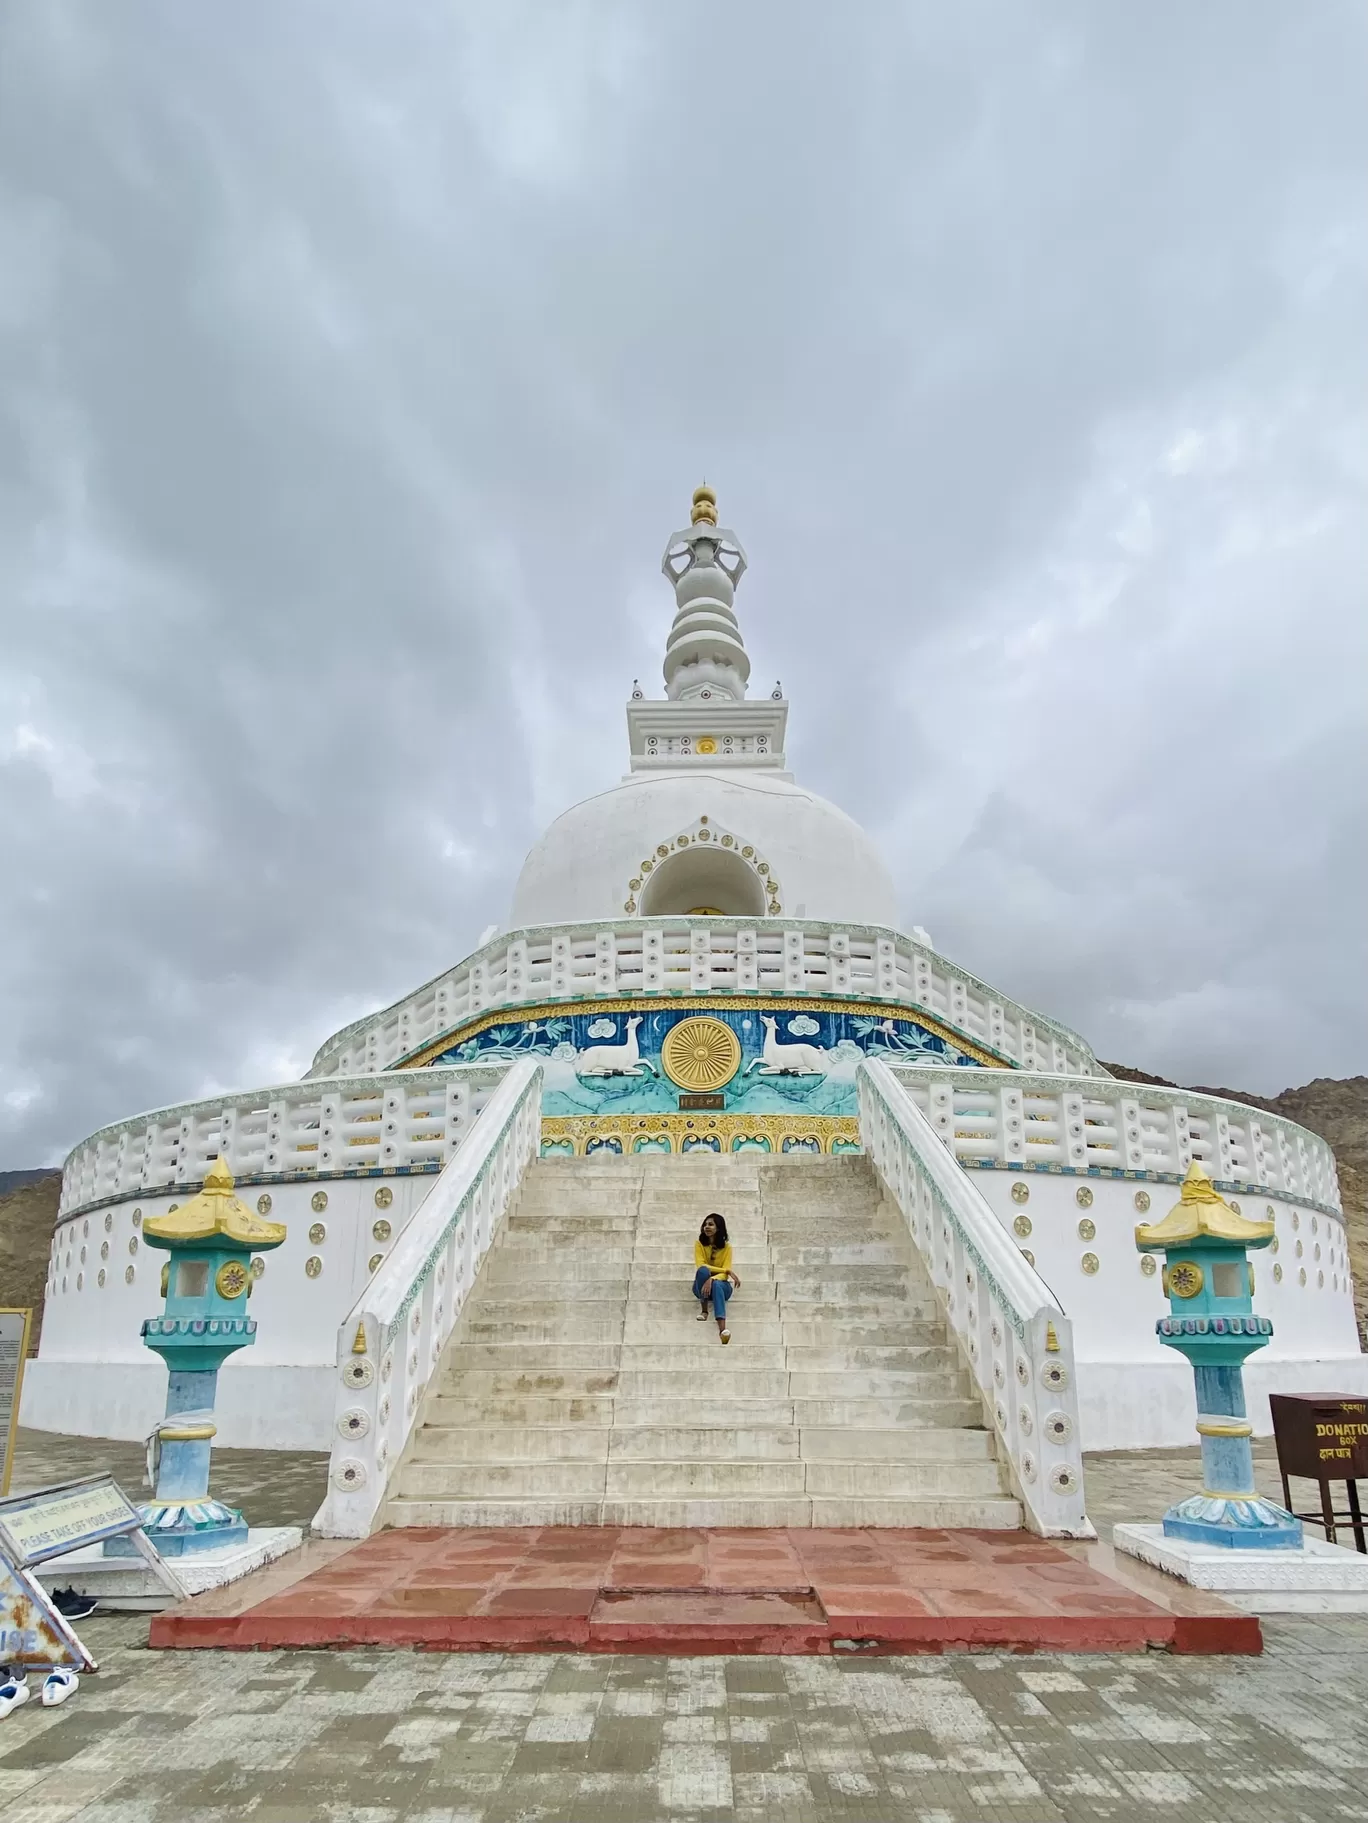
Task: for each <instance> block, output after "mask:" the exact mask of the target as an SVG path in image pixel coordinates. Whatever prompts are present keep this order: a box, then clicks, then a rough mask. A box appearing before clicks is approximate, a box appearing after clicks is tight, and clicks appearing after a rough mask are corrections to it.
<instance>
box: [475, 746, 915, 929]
mask: <svg viewBox="0 0 1368 1823" xmlns="http://www.w3.org/2000/svg"><path fill="white" fill-rule="evenodd" d="M685 838H687V840H685ZM762 869H763V870H764V871H763V872H762V871H761V870H762ZM685 912H699V913H706V912H714V913H721V914H722V915H723V916H726V917H751V918H754V917H765V916H767V915H768V916H780V915H784V916H787V917H790V918H820V919H824V920H829V921H831V922H835V923H848V924H884V925H893V924H896V923H897V902H896V895H895V893H894V889H893V882H892V880H891V878H890V877H889V873H888V869H887V868H886V867H885V866H884V863H883V860H882V858H881V857H880V855H879V852H878V850H877V849H876V848H875V846H874V844H873V842H872V841H871V840H870V838H869V837H868V836H867V835H866V834H865V832H864V830H862V829H861V828H860V826H859V824H858V823H856V822H855V821H854V820H853V819H852V818H850V817H848V816H847V815H846V814H845V812H844V811H843V810H838V809H837V808H836V806H835V805H834V804H829V803H827V802H826V800H825V799H824V798H819V797H817V796H816V794H815V793H813V792H811V791H805V790H804V789H803V788H802V786H800V785H796V784H794V783H793V781H792V780H791V779H788V778H786V777H782V776H779V775H778V774H777V773H775V772H770V771H764V770H760V769H756V770H753V771H741V770H737V771H732V772H728V771H721V770H719V771H716V772H712V771H701V770H700V771H688V772H681V773H671V772H657V773H651V772H645V771H643V772H638V773H634V774H633V775H632V776H631V777H630V778H629V779H626V780H624V781H623V783H622V784H620V785H617V786H615V787H614V788H613V789H611V790H609V791H603V792H599V793H598V794H597V795H596V796H595V797H592V798H586V799H585V801H584V802H583V803H582V804H576V805H574V806H573V808H572V809H570V810H567V811H566V812H565V813H564V814H563V815H562V816H559V817H557V818H556V820H555V822H554V823H553V824H552V825H551V827H550V828H549V829H548V830H547V832H546V834H545V835H544V836H542V838H541V840H540V841H539V842H538V843H537V844H536V846H535V847H534V848H533V850H532V852H531V853H530V854H529V855H528V857H527V860H526V861H525V862H524V864H523V869H522V873H521V874H520V875H519V877H518V883H517V887H516V888H515V890H514V894H513V909H512V916H511V919H510V925H511V927H512V928H514V929H518V928H522V927H526V926H529V925H543V924H558V923H570V922H580V921H583V920H586V919H594V918H603V919H610V918H624V917H635V916H640V917H650V916H652V915H661V916H678V915H679V914H680V913H685Z"/></svg>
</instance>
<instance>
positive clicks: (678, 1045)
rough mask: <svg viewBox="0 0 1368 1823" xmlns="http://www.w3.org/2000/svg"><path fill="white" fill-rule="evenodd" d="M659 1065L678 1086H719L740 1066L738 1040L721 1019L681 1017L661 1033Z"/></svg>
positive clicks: (707, 1087)
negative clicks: (663, 1033) (676, 1023)
mask: <svg viewBox="0 0 1368 1823" xmlns="http://www.w3.org/2000/svg"><path fill="white" fill-rule="evenodd" d="M660 1067H661V1068H662V1069H663V1070H664V1072H665V1074H666V1075H667V1076H668V1077H669V1079H670V1081H671V1082H672V1083H675V1084H676V1085H677V1086H678V1087H679V1088H681V1089H689V1090H701V1091H703V1092H707V1091H708V1090H710V1089H720V1088H721V1087H722V1085H723V1084H724V1083H728V1082H730V1081H731V1079H732V1077H733V1076H735V1074H736V1072H737V1071H738V1070H739V1069H740V1067H741V1040H740V1039H739V1038H738V1037H737V1036H736V1033H735V1032H734V1031H733V1030H732V1029H731V1027H730V1026H729V1025H728V1024H727V1023H726V1021H725V1020H723V1019H681V1020H680V1022H679V1024H678V1025H675V1026H671V1027H670V1030H669V1031H668V1032H667V1033H666V1034H665V1042H664V1043H663V1044H662V1045H661V1047H660Z"/></svg>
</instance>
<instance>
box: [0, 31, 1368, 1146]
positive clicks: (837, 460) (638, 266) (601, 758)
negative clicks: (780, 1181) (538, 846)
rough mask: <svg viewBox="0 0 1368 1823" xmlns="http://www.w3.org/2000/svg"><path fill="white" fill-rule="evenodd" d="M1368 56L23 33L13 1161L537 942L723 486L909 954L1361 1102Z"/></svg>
mask: <svg viewBox="0 0 1368 1823" xmlns="http://www.w3.org/2000/svg"><path fill="white" fill-rule="evenodd" d="M1366 22H1368V12H1365V9H1364V7H1363V6H1362V5H1361V4H1343V5H1340V4H1334V3H1333V0H1312V3H1310V4H1306V5H1300V6H1290V5H1288V4H1286V0H1269V3H1266V4H1256V3H1251V0H1229V3H1228V4H1220V3H1217V0H1203V3H1202V4H1201V5H1196V6H1194V5H1193V4H1191V0H1180V3H1175V4H1156V3H1155V0H1147V3H1146V4H1144V5H1137V4H1133V3H1130V0H1115V3H1109V4H1105V5H1098V4H1096V0H1077V3H1075V4H1068V3H1067V0H1064V3H1060V4H1050V5H1044V4H1041V5H1034V6H1033V5H1017V4H1008V3H1007V0H1000V3H999V4H995V5H984V6H979V5H973V4H966V3H964V0H957V3H956V4H954V5H946V4H945V3H944V0H934V3H928V4H924V5H908V6H903V5H893V4H875V3H874V0H864V3H862V4H858V5H854V6H850V7H845V8H833V7H831V6H829V5H825V4H824V5H820V6H819V5H811V4H794V3H793V0H784V3H783V4H780V0H769V3H768V4H764V5H760V4H750V5H748V4H741V3H738V0H731V3H730V4H727V5H716V6H714V5H710V4H708V3H707V0H690V4H688V5H686V6H681V5H675V4H672V3H671V4H667V3H666V0H652V3H651V4H649V5H648V4H644V3H643V0H625V3H624V4H619V5H614V4H609V3H604V4H593V3H585V4H572V3H570V0H538V3H537V4H530V5H523V4H515V3H514V0H499V4H498V5H494V6H490V5H484V6H476V5H473V4H459V5H458V4H440V3H438V0H385V3H384V4H381V3H380V0H372V3H371V4H365V5H363V4H359V3H358V0H255V3H251V0H234V3H233V4H232V5H224V4H218V3H213V0H164V3H162V4H153V3H152V0H81V3H75V0H7V3H6V4H5V5H4V7H3V8H2V9H0V617H3V650H2V652H0V919H2V920H3V922H2V923H0V1166H26V1165H34V1164H38V1163H42V1162H45V1161H49V1160H55V1159H58V1158H60V1156H61V1155H62V1153H63V1151H64V1150H65V1149H66V1148H67V1147H68V1146H69V1145H71V1144H73V1143H75V1142H76V1141H77V1140H79V1139H80V1138H82V1137H83V1136H84V1135H85V1134H86V1133H87V1132H88V1131H90V1130H91V1129H92V1128H94V1127H95V1126H97V1125H99V1124H101V1123H103V1122H105V1121H109V1120H113V1119H117V1118H119V1117H121V1116H123V1115H125V1114H128V1113H131V1112H133V1111H135V1110H138V1109H142V1108H146V1107H152V1106H156V1105H159V1104H162V1103H165V1102H171V1101H177V1100H181V1099H184V1098H187V1097H192V1096H196V1095H202V1094H208V1093H212V1092H214V1091H215V1090H217V1089H219V1088H223V1087H242V1086H250V1085H252V1084H255V1083H261V1082H268V1081H276V1080H281V1079H283V1078H289V1077H292V1076H295V1075H298V1074H300V1073H302V1071H303V1070H304V1069H305V1068H307V1066H308V1062H309V1059H310V1057H311V1055H312V1053H313V1050H314V1049H315V1047H316V1046H317V1044H318V1043H319V1042H321V1040H322V1039H323V1038H324V1037H325V1036H326V1035H327V1034H328V1033H329V1032H330V1031H332V1030H333V1029H335V1028H336V1027H337V1026H339V1025H341V1024H343V1023H345V1022H346V1021H347V1020H349V1019H352V1018H355V1017H357V1016H358V1015H360V1014H361V1013H363V1012H366V1011H368V1010H370V1009H371V1008H373V1007H375V1006H377V1005H380V1004H383V1003H385V1002H387V1001H389V1000H392V999H394V998H395V997H397V996H398V995H400V994H401V993H403V992H405V991H407V990H408V989H410V988H411V987H413V986H415V985H417V984H418V983H420V982H422V981H423V980H425V979H426V978H428V977H429V976H431V975H433V974H434V973H436V972H437V971H438V970H440V969H442V968H444V967H446V966H448V965H449V964H450V963H452V962H454V961H455V960H457V959H458V958H459V957H460V956H462V955H463V954H465V953H466V952H467V951H468V950H469V949H470V948H471V947H473V945H474V943H475V941H476V939H477V937H478V936H479V934H480V932H481V930H482V929H483V928H484V926H486V925H487V924H488V923H490V922H492V921H494V920H499V921H502V920H503V919H504V918H505V917H506V916H507V907H508V901H509V897H510V893H511V888H512V884H513V880H514V878H515V876H516V873H517V869H518V866H519V865H520V863H521V860H522V857H523V855H524V853H525V852H526V850H527V848H528V847H529V846H530V844H531V843H532V841H533V840H534V839H535V838H536V836H537V834H538V833H539V831H540V829H541V828H542V827H543V826H544V825H545V823H546V822H548V821H549V820H550V818H551V817H552V816H553V815H555V814H556V813H557V812H558V811H559V810H561V809H563V808H564V807H565V806H566V805H567V804H568V803H570V802H573V801H574V800H575V799H577V798H578V797H581V796H584V795H587V794H588V793H589V792H591V791H593V790H595V789H598V788H600V787H602V786H603V785H605V784H607V783H610V782H612V781H614V780H615V779H616V778H617V777H619V776H620V774H621V773H622V772H623V771H624V770H625V769H626V732H625V724H624V715H623V704H624V702H625V699H626V697H627V695H628V692H629V690H630V688H631V683H632V679H633V678H634V677H640V678H641V679H642V680H643V682H644V683H645V685H646V687H647V689H648V691H650V692H652V693H659V691H660V688H661V685H660V659H661V655H662V652H663V646H664V638H665V632H666V629H667V627H668V624H669V619H670V614H671V610H672V606H673V600H672V596H671V594H670V591H669V589H668V587H667V585H666V584H665V582H664V581H663V579H662V578H661V577H660V575H659V569H658V565H659V559H660V553H661V550H662V549H663V546H664V543H665V540H666V537H667V536H668V534H669V533H670V532H671V531H672V530H674V529H675V528H676V527H677V526H678V525H680V524H681V523H683V522H684V521H685V520H686V518H687V503H688V497H689V493H690V490H691V489H692V488H693V487H694V486H695V485H696V484H697V482H698V481H699V480H700V479H701V478H702V477H704V476H706V478H707V479H708V480H709V481H710V482H712V483H713V484H714V485H715V486H716V487H717V489H718V491H719V494H720V497H721V504H722V513H723V519H724V522H725V523H728V524H730V525H732V526H734V527H735V529H736V530H737V532H738V533H739V534H740V536H741V538H742V539H743V540H744V542H745V543H746V546H747V548H748V551H749V555H750V560H751V568H750V571H749V573H748V575H747V577H746V580H745V582H744V584H743V586H742V588H741V590H740V592H739V595H738V608H739V611H740V613H741V617H742V622H743V626H744V630H745V634H746V638H747V642H748V645H749V648H750V651H751V655H752V660H753V663H754V667H755V669H754V682H755V685H756V687H757V689H758V690H759V691H760V692H761V693H766V692H768V690H769V688H770V687H771V679H773V678H774V677H776V676H777V677H780V678H782V680H783V683H784V686H785V690H786V693H787V694H788V696H789V697H790V699H791V701H792V705H793V707H792V713H791V718H790V724H789V726H790V743H789V752H790V760H791V764H793V765H794V766H795V768H796V770H797V772H798V776H799V777H800V779H801V780H802V781H803V782H804V783H806V784H809V785H811V786H812V787H814V788H815V789H816V790H818V791H820V792H822V793H824V794H825V795H827V796H829V797H831V798H833V799H835V800H836V801H837V802H838V803H840V804H841V805H842V806H843V807H844V808H846V809H847V810H849V811H850V812H851V813H852V815H854V816H855V817H856V818H858V819H859V820H860V821H861V822H863V823H864V824H866V825H867V826H868V827H869V828H870V829H871V830H872V831H874V832H875V833H876V835H877V836H878V837H879V838H880V839H881V841H882V842H883V843H884V845H885V847H886V851H887V853H888V856H889V860H890V864H891V866H892V869H893V872H894V875H895V877H896V879H897V881H898V884H899V888H900V892H901V897H902V904H903V911H904V919H905V922H906V923H908V924H910V923H913V922H917V923H922V924H924V925H926V926H927V927H928V928H929V929H930V931H931V933H932V936H933V938H934V939H935V941H936V943H937V945H938V947H939V948H941V949H942V950H943V951H944V952H945V953H946V954H947V955H949V956H951V957H952V958H954V959H955V960H956V961H958V962H961V963H963V964H964V965H966V966H967V967H969V968H971V969H973V970H975V971H976V972H978V973H980V974H982V975H984V976H985V977H986V978H987V979H988V980H989V981H991V982H994V983H996V984H997V985H998V986H1000V987H1001V988H1002V989H1003V990H1004V991H1005V992H1007V993H1009V994H1011V995H1013V996H1015V997H1017V998H1019V999H1021V1000H1024V1001H1026V1002H1027V1003H1028V1004H1032V1005H1035V1006H1038V1007H1040V1008H1041V1009H1043V1010H1044V1011H1046V1012H1049V1013H1052V1014H1054V1015H1056V1016H1057V1017H1059V1018H1062V1019H1064V1020H1066V1021H1068V1022H1069V1023H1070V1024H1072V1025H1074V1026H1076V1027H1077V1028H1078V1029H1080V1030H1081V1031H1082V1032H1084V1033H1085V1034H1086V1035H1087V1036H1088V1037H1089V1038H1090V1039H1091V1040H1092V1042H1093V1043H1094V1044H1095V1046H1096V1047H1097V1049H1098V1051H1099V1052H1100V1053H1101V1054H1102V1055H1103V1056H1106V1057H1113V1058H1118V1059H1121V1060H1123V1061H1127V1062H1131V1063H1135V1064H1138V1065H1141V1066H1142V1067H1144V1068H1147V1069H1151V1070H1155V1071H1158V1072H1161V1073H1163V1074H1165V1075H1169V1076H1173V1077H1175V1078H1179V1079H1183V1080H1186V1081H1190V1082H1191V1081H1207V1082H1210V1081H1224V1082H1228V1083H1233V1084H1238V1085H1242V1086H1244V1087H1247V1088H1250V1089H1254V1090H1258V1091H1264V1092H1268V1091H1276V1090H1278V1089H1281V1088H1283V1087H1284V1086H1286V1085H1288V1084H1291V1083H1297V1082H1302V1081H1304V1080H1306V1079H1307V1078H1309V1077H1312V1076H1316V1075H1342V1074H1347V1073H1351V1072H1356V1071H1360V1070H1364V1069H1365V1068H1368V1020H1366V1019H1365V1012H1366V1011H1368V1009H1366V1008H1365V992H1364V968H1363V960H1364V958H1363V954H1362V949H1361V941H1362V940H1361V935H1360V931H1361V927H1362V924H1363V902H1364V896H1365V881H1364V854H1365V836H1366V833H1368V832H1365V827H1364V824H1365V816H1364V798H1365V793H1364V779H1365V770H1364V762H1365V757H1368V756H1366V755H1365V739H1364V697H1365V691H1364V676H1365V671H1364V663H1365V658H1366V657H1368V653H1366V652H1365V643H1366V640H1365V627H1366V626H1368V615H1365V611H1364V609H1365V599H1364V597H1365V577H1366V576H1368V516H1365V475H1366V474H1368V418H1365V403H1366V401H1368V391H1366V389H1365V380H1366V378H1368V374H1366V372H1365V370H1366V369H1368V337H1366V336H1365V327H1364V326H1365V322H1368V309H1366V308H1365V306H1366V305H1368V283H1366V282H1365V267H1366V266H1368V218H1366V217H1365V207H1364V199H1365V194H1366V193H1368V192H1365V177H1368V115H1366V113H1365V108H1364V69H1365V51H1366V50H1368V44H1366V43H1365V39H1366V38H1368V29H1366Z"/></svg>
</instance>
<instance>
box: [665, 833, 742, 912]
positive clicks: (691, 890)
mask: <svg viewBox="0 0 1368 1823" xmlns="http://www.w3.org/2000/svg"><path fill="white" fill-rule="evenodd" d="M690 912H693V913H694V914H696V915H704V914H709V913H712V914H715V915H716V916H718V917H722V918H763V917H764V916H765V884H764V881H763V880H762V879H761V878H760V876H759V874H758V873H756V871H755V869H754V868H753V867H751V866H750V865H749V864H748V863H747V862H746V861H744V860H742V858H741V856H740V855H739V854H738V853H737V852H736V850H735V849H734V848H722V847H719V846H717V845H716V844H713V845H711V846H709V847H707V848H705V847H704V846H703V844H702V843H701V842H700V843H698V844H697V845H696V846H693V847H689V848H685V849H682V850H677V851H676V852H675V853H674V854H672V855H671V856H670V857H669V858H668V860H664V861H661V862H660V863H659V864H658V865H657V867H656V869H655V871H654V872H653V873H652V874H651V876H650V878H649V879H648V880H646V881H645V882H644V883H643V885H642V888H641V898H640V901H639V902H638V908H637V916H638V917H639V918H679V917H684V916H687V915H688V914H689V913H690Z"/></svg>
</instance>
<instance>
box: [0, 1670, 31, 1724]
mask: <svg viewBox="0 0 1368 1823" xmlns="http://www.w3.org/2000/svg"><path fill="white" fill-rule="evenodd" d="M32 1694H33V1692H32V1691H31V1690H30V1689H29V1687H28V1678H27V1676H26V1675H25V1673H24V1672H22V1671H20V1672H16V1673H15V1674H14V1675H12V1676H10V1677H9V1678H7V1679H6V1680H5V1682H4V1683H3V1684H0V1716H6V1715H9V1714H10V1712H11V1711H12V1710H14V1709H21V1708H22V1707H23V1706H24V1704H25V1703H26V1702H27V1701H28V1700H29V1698H30V1696H32Z"/></svg>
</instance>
